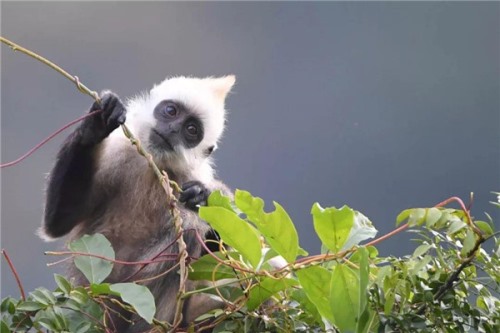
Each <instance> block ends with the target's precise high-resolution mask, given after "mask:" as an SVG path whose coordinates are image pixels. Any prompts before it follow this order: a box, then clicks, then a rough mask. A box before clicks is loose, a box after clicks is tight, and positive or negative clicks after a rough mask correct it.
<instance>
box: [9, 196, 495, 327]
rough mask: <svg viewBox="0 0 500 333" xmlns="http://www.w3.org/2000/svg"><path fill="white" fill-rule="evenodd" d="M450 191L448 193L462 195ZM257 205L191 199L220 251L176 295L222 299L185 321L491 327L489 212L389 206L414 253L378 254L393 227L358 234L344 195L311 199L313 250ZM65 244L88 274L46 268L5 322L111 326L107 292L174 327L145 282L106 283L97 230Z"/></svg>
mask: <svg viewBox="0 0 500 333" xmlns="http://www.w3.org/2000/svg"><path fill="white" fill-rule="evenodd" d="M452 199H453V200H452ZM452 199H450V200H448V201H447V202H446V204H447V203H449V202H451V201H457V202H459V203H461V201H460V200H459V199H457V198H452ZM494 204H497V203H496V202H495V203H494ZM264 206H265V204H264V201H263V200H262V199H260V198H257V197H254V196H252V195H251V194H250V193H248V192H245V191H236V193H235V197H234V200H233V201H232V200H231V199H229V198H227V197H224V196H223V195H222V194H221V193H220V192H214V193H213V194H212V195H211V196H210V198H209V200H208V206H206V207H201V208H200V212H199V214H200V216H201V217H202V218H203V219H204V220H205V221H207V222H208V223H209V224H210V225H211V226H212V227H213V228H214V229H215V230H216V231H217V232H218V233H219V234H220V235H221V238H222V240H221V242H220V244H219V249H220V251H218V252H216V253H208V254H206V255H205V256H203V257H201V258H199V259H198V260H197V261H195V262H194V263H191V264H190V265H189V267H190V273H189V278H190V279H192V280H205V281H211V282H209V283H208V285H206V286H205V287H204V288H203V289H200V290H192V291H187V292H186V293H185V295H184V296H185V297H188V296H190V295H192V294H196V293H200V292H205V293H210V294H213V296H214V297H219V298H220V299H221V300H222V301H223V302H224V304H225V306H224V307H223V308H221V309H217V310H213V311H211V312H209V313H207V314H205V315H203V316H201V317H199V318H197V320H196V322H195V323H193V324H192V326H191V327H190V328H188V331H190V332H195V331H199V330H200V329H201V328H207V327H213V331H214V332H325V331H329V332H337V331H338V332H357V333H358V332H359V333H364V332H393V331H398V332H399V331H401V332H465V331H470V330H472V331H478V332H492V333H493V332H498V329H499V327H500V300H499V298H498V296H499V286H500V272H499V270H498V267H499V266H500V260H499V257H500V248H499V245H500V242H499V240H498V238H497V237H496V234H495V233H494V224H493V221H491V220H490V221H478V220H474V219H473V218H472V217H471V216H470V212H469V211H468V210H467V209H465V207H464V206H463V205H462V207H461V208H462V209H461V210H456V209H451V208H446V207H442V206H444V205H439V206H438V207H433V208H414V209H407V210H404V211H403V212H402V213H401V214H400V215H399V216H398V217H397V224H398V225H400V227H399V228H398V229H397V232H400V231H402V230H405V229H406V228H412V229H411V231H412V232H413V233H414V235H415V236H416V237H415V244H416V245H417V246H416V248H415V250H414V252H413V254H412V255H408V256H404V257H397V256H388V257H382V256H380V255H379V254H378V251H377V249H376V247H375V245H377V244H378V243H379V242H381V241H383V240H384V239H386V238H387V237H388V236H393V235H395V234H396V233H397V232H395V233H392V234H390V235H386V236H382V237H380V238H378V239H376V240H373V241H371V242H368V243H365V244H364V245H363V244H361V243H362V242H366V241H367V240H368V239H370V238H374V237H375V235H376V233H377V231H376V229H375V228H374V226H373V225H372V223H371V222H370V221H369V219H368V218H367V217H365V216H364V215H363V214H361V213H360V212H357V211H355V210H353V209H351V208H349V207H347V206H343V207H341V208H335V207H330V208H322V207H321V206H320V205H319V204H318V203H315V204H314V205H313V207H312V210H311V214H312V220H313V227H314V230H315V231H316V233H317V234H318V237H319V239H320V240H321V243H322V253H321V254H318V255H308V254H307V253H306V252H305V251H304V250H303V249H302V248H301V247H300V244H299V237H298V234H297V231H296V229H295V227H294V224H293V222H292V220H291V219H290V217H289V215H288V214H287V213H286V211H285V209H284V208H283V207H282V206H281V205H279V204H278V203H274V207H275V209H274V211H272V212H265V211H264ZM403 222H405V224H402V223H403ZM222 241H223V242H222ZM486 241H488V243H486V244H484V243H485V242H486ZM69 248H70V249H71V251H72V252H71V253H70V254H71V255H72V256H74V262H75V264H76V267H77V268H78V269H80V270H81V271H82V273H83V274H84V275H85V277H86V278H87V279H88V281H89V285H87V286H75V285H73V284H72V282H71V281H68V280H67V279H65V278H64V277H63V276H60V275H55V280H56V282H57V285H58V288H57V289H56V290H54V291H49V290H47V289H45V288H38V289H36V290H35V291H33V292H32V293H31V294H30V295H29V297H27V299H26V300H23V299H20V300H19V299H14V298H11V297H7V298H5V299H4V300H3V301H2V304H1V312H2V322H1V325H2V326H1V327H2V332H4V331H5V332H7V331H9V330H10V331H16V332H22V331H28V330H30V329H35V330H38V331H41V330H45V329H46V330H49V331H55V332H105V331H112V327H111V326H110V324H109V322H108V320H107V318H108V316H109V313H110V311H111V310H110V308H109V304H110V302H111V303H113V304H115V305H119V306H121V307H123V308H125V309H126V310H127V311H131V312H135V313H137V314H138V315H139V316H141V317H142V318H144V319H145V320H146V321H148V322H150V323H154V324H155V325H156V326H157V327H158V328H159V329H160V330H165V331H167V330H168V329H169V327H171V326H170V324H169V323H161V322H158V321H156V320H154V318H153V316H154V313H155V305H154V299H153V296H152V295H151V293H150V292H149V290H148V289H147V288H146V287H145V286H142V285H140V284H136V283H118V284H109V283H106V282H105V281H106V280H105V279H106V278H107V277H108V275H109V274H110V272H111V270H112V266H113V262H114V261H115V260H114V252H113V249H112V248H111V246H110V244H109V242H108V241H107V240H106V239H105V238H104V236H102V235H99V234H96V235H92V236H88V235H86V236H84V237H83V238H82V239H80V240H77V241H74V242H72V243H71V244H70V246H69Z"/></svg>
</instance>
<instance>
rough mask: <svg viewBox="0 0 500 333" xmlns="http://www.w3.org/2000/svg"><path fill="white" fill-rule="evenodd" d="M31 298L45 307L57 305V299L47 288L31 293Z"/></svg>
mask: <svg viewBox="0 0 500 333" xmlns="http://www.w3.org/2000/svg"><path fill="white" fill-rule="evenodd" d="M31 297H32V298H33V299H34V300H35V301H36V302H38V303H41V304H44V305H52V304H56V298H55V297H54V294H52V292H51V291H49V290H48V289H46V288H43V287H42V288H37V289H36V290H35V291H33V292H32V293H31Z"/></svg>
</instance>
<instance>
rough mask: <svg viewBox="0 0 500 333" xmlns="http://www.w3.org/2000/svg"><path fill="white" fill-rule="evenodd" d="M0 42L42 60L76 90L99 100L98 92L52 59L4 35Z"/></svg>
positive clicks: (0, 37)
mask: <svg viewBox="0 0 500 333" xmlns="http://www.w3.org/2000/svg"><path fill="white" fill-rule="evenodd" d="M0 42H2V43H4V44H7V45H9V46H10V48H11V49H12V50H13V51H19V52H22V53H24V54H26V55H29V56H30V57H32V58H35V59H36V60H38V61H40V62H43V63H44V64H45V65H47V66H49V67H51V68H52V69H54V70H56V71H57V72H59V73H60V74H62V75H63V76H64V77H65V78H67V79H68V80H70V81H72V82H73V83H74V84H75V85H76V87H77V88H78V90H80V91H81V92H82V93H84V94H87V95H89V96H90V97H92V98H93V99H95V100H96V101H100V99H99V94H98V93H97V92H95V91H92V90H90V89H89V88H87V87H86V86H85V85H84V84H82V83H80V80H79V79H78V77H77V76H73V75H71V74H69V73H68V72H66V71H65V70H64V69H62V68H61V67H59V66H57V65H56V64H54V63H53V62H52V61H49V60H48V59H46V58H44V57H42V56H40V55H38V54H36V53H35V52H33V51H30V50H28V49H25V48H24V47H22V46H20V45H18V44H16V43H14V42H12V41H10V40H8V39H7V38H5V37H2V36H0Z"/></svg>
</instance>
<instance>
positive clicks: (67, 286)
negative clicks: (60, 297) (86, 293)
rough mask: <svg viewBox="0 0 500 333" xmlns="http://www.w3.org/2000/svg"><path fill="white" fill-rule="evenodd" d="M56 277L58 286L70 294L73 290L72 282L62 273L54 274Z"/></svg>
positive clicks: (66, 293)
mask: <svg viewBox="0 0 500 333" xmlns="http://www.w3.org/2000/svg"><path fill="white" fill-rule="evenodd" d="M54 279H55V280H56V283H57V286H58V287H59V289H61V291H62V292H63V293H64V294H65V295H69V293H70V292H71V283H69V281H68V280H66V278H65V277H64V276H62V275H59V274H54Z"/></svg>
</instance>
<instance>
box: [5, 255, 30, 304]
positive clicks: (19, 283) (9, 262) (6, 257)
mask: <svg viewBox="0 0 500 333" xmlns="http://www.w3.org/2000/svg"><path fill="white" fill-rule="evenodd" d="M2 254H3V256H4V257H5V260H7V264H9V267H10V270H11V272H12V274H14V278H15V279H16V282H17V286H18V287H19V291H20V292H21V298H22V300H23V301H25V300H26V294H25V293H24V288H23V285H22V284H21V280H20V279H19V274H17V271H16V268H15V267H14V264H12V261H11V260H10V257H9V255H8V254H7V251H6V250H5V249H2Z"/></svg>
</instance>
